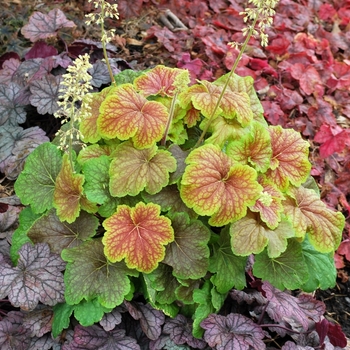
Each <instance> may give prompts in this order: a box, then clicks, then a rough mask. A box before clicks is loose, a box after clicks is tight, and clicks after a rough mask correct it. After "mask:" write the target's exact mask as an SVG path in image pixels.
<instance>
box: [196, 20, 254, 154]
mask: <svg viewBox="0 0 350 350" xmlns="http://www.w3.org/2000/svg"><path fill="white" fill-rule="evenodd" d="M257 20H258V16H257V17H256V18H255V20H254V22H253V24H252V26H251V27H250V29H249V32H248V34H247V37H246V38H245V41H244V43H243V45H242V47H241V50H240V51H239V54H238V56H237V58H236V60H235V62H234V64H233V67H232V68H231V70H230V73H229V75H228V78H227V79H226V82H225V85H224V87H223V88H222V90H221V93H220V96H219V98H218V100H217V102H216V105H215V107H214V110H213V112H212V114H211V116H210V118H209V119H208V122H207V124H206V126H205V128H204V130H203V132H202V134H201V136H200V137H199V139H198V141H197V143H196V144H195V146H194V148H197V147H198V146H199V145H200V144H201V143H202V142H203V139H204V136H205V134H206V133H207V131H208V129H209V127H210V124H211V123H212V121H213V119H214V116H215V114H216V111H217V110H218V108H219V106H220V104H221V100H222V98H223V97H224V94H225V91H226V89H227V86H228V83H229V81H230V79H231V77H232V75H233V73H234V72H235V70H236V68H237V66H238V63H239V61H240V60H241V58H242V55H243V53H244V51H245V49H246V47H247V45H248V42H249V39H250V38H251V36H252V35H253V31H254V28H255V25H256V22H257Z"/></svg>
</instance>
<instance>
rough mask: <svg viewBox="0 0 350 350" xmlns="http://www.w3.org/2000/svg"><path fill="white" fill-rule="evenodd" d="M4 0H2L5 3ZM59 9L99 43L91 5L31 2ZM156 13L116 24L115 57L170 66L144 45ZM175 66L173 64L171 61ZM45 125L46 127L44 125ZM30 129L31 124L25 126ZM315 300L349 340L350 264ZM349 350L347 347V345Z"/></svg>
mask: <svg viewBox="0 0 350 350" xmlns="http://www.w3.org/2000/svg"><path fill="white" fill-rule="evenodd" d="M6 1H8V0H5V2H6ZM9 2H11V3H15V4H17V5H18V6H29V5H30V6H32V4H33V2H32V1H31V0H11V1H9ZM47 7H49V8H50V9H52V8H55V7H57V8H60V9H61V10H62V11H63V12H64V13H65V15H66V16H67V18H69V19H70V20H73V21H74V22H75V23H77V28H76V31H75V33H74V36H75V37H76V38H79V39H81V38H89V39H96V40H99V32H98V31H96V32H94V29H93V28H86V27H85V26H84V21H83V20H84V14H85V13H88V12H90V11H91V10H92V5H91V3H89V2H88V1H87V0H69V1H66V0H56V1H54V2H52V1H48V0H39V1H36V3H35V9H36V10H38V11H40V10H42V9H44V8H47ZM158 14H159V11H158V10H157V9H156V8H152V7H149V6H148V7H147V10H145V12H144V13H142V14H141V16H139V17H138V18H134V19H131V20H128V21H125V20H124V21H120V22H119V23H120V27H118V28H117V34H118V35H117V37H116V39H115V40H116V41H118V42H114V43H113V42H112V43H113V44H115V45H116V46H117V47H120V48H121V49H120V52H119V56H118V57H119V58H122V59H124V60H125V61H126V62H128V63H129V64H130V65H131V66H132V67H133V68H134V69H144V68H146V67H149V66H153V65H156V64H167V65H171V62H164V61H163V60H162V55H161V51H162V49H163V50H164V48H162V45H159V44H158V43H156V42H153V43H147V42H145V41H144V40H143V36H144V34H142V33H145V30H146V29H147V28H149V27H150V26H151V25H153V24H157V23H158V22H157V16H158ZM174 64H175V62H174ZM32 122H33V124H35V125H39V126H40V127H41V128H42V129H44V130H45V131H46V132H47V133H48V135H50V134H51V135H53V134H54V131H55V130H54V129H55V128H56V127H57V121H56V120H54V119H53V120H50V121H47V119H46V121H45V120H35V121H32ZM45 123H46V125H45ZM29 126H32V125H28V127H29ZM315 297H316V298H317V299H319V300H322V301H323V302H324V303H325V304H326V314H325V316H326V317H327V318H328V319H330V320H333V321H334V322H336V323H339V324H340V325H341V327H342V330H343V332H344V334H345V335H346V336H347V337H348V338H350V263H349V262H347V265H346V266H345V268H344V269H342V270H339V271H338V278H337V283H336V286H335V287H334V288H332V289H328V290H324V291H322V290H318V291H316V293H315ZM348 348H349V349H350V344H349V343H348Z"/></svg>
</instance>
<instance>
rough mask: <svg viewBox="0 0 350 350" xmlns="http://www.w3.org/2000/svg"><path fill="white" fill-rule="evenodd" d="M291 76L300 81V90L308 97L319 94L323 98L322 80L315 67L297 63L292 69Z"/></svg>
mask: <svg viewBox="0 0 350 350" xmlns="http://www.w3.org/2000/svg"><path fill="white" fill-rule="evenodd" d="M291 74H292V77H293V78H295V79H297V80H299V84H300V88H301V90H302V91H304V93H305V94H306V95H311V94H313V93H317V95H318V96H319V97H321V96H323V94H324V87H323V86H322V79H321V77H320V74H319V73H318V72H317V70H316V69H315V68H314V67H313V66H311V65H309V66H307V67H305V66H304V65H303V64H302V63H295V64H293V65H292V67H291Z"/></svg>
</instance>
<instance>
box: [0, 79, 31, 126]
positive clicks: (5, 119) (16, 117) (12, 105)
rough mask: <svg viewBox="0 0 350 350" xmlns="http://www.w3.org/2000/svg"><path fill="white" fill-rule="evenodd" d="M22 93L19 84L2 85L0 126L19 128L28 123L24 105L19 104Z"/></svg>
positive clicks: (0, 93) (0, 91)
mask: <svg viewBox="0 0 350 350" xmlns="http://www.w3.org/2000/svg"><path fill="white" fill-rule="evenodd" d="M22 93H23V91H22V87H21V86H20V85H18V84H17V83H14V82H10V83H8V84H0V125H6V126H18V124H22V123H24V122H25V121H26V115H27V113H26V111H25V109H24V105H22V104H20V103H18V102H17V99H19V98H20V96H21V94H22Z"/></svg>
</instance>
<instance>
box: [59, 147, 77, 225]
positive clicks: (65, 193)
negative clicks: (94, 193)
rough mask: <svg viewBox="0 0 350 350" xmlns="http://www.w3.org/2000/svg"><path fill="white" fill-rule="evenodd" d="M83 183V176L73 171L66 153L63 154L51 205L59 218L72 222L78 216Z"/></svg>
mask: <svg viewBox="0 0 350 350" xmlns="http://www.w3.org/2000/svg"><path fill="white" fill-rule="evenodd" d="M83 183H84V176H83V175H81V174H75V173H74V172H73V169H72V166H71V163H70V161H69V157H68V154H64V155H63V159H62V168H61V171H60V172H59V173H58V175H57V178H56V184H55V190H54V194H53V205H54V207H55V208H56V210H57V216H58V217H59V218H60V220H62V221H67V222H69V223H72V222H73V221H74V220H75V219H76V218H77V217H78V216H79V212H80V199H81V198H82V193H83Z"/></svg>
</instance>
